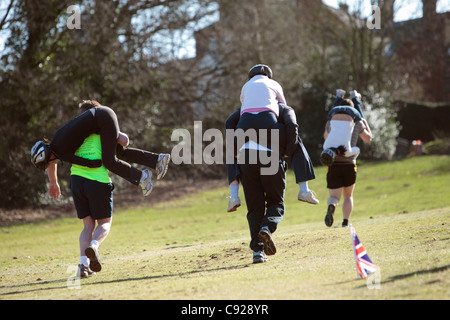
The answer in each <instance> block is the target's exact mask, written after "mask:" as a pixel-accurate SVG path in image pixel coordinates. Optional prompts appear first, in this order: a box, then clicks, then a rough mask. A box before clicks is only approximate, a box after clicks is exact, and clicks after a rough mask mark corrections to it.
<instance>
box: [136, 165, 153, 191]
mask: <svg viewBox="0 0 450 320" xmlns="http://www.w3.org/2000/svg"><path fill="white" fill-rule="evenodd" d="M139 186H140V187H141V189H142V194H143V195H144V197H146V196H148V195H149V194H150V193H151V192H152V190H153V182H152V172H151V171H150V170H149V169H145V170H142V177H141V181H140V182H139Z"/></svg>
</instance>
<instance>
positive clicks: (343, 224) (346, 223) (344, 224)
mask: <svg viewBox="0 0 450 320" xmlns="http://www.w3.org/2000/svg"><path fill="white" fill-rule="evenodd" d="M346 227H348V219H344V220H343V221H342V228H346Z"/></svg>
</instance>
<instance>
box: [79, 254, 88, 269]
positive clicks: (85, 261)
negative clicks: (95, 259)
mask: <svg viewBox="0 0 450 320" xmlns="http://www.w3.org/2000/svg"><path fill="white" fill-rule="evenodd" d="M80 264H82V265H84V266H85V267H89V258H88V257H86V256H81V259H80Z"/></svg>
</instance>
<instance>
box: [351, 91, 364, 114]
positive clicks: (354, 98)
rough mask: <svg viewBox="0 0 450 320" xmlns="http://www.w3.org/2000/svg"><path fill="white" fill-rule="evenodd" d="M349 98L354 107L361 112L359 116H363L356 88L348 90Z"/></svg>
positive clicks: (359, 96)
mask: <svg viewBox="0 0 450 320" xmlns="http://www.w3.org/2000/svg"><path fill="white" fill-rule="evenodd" d="M350 99H351V100H352V102H353V106H354V107H355V109H356V110H358V112H359V113H360V114H361V117H362V118H364V115H363V112H362V104H361V95H360V94H359V93H358V92H357V91H356V90H352V91H350Z"/></svg>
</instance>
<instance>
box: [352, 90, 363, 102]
mask: <svg viewBox="0 0 450 320" xmlns="http://www.w3.org/2000/svg"><path fill="white" fill-rule="evenodd" d="M354 98H357V99H358V100H360V101H361V93H359V92H358V91H356V90H352V91H350V99H352V100H353V99H354Z"/></svg>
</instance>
